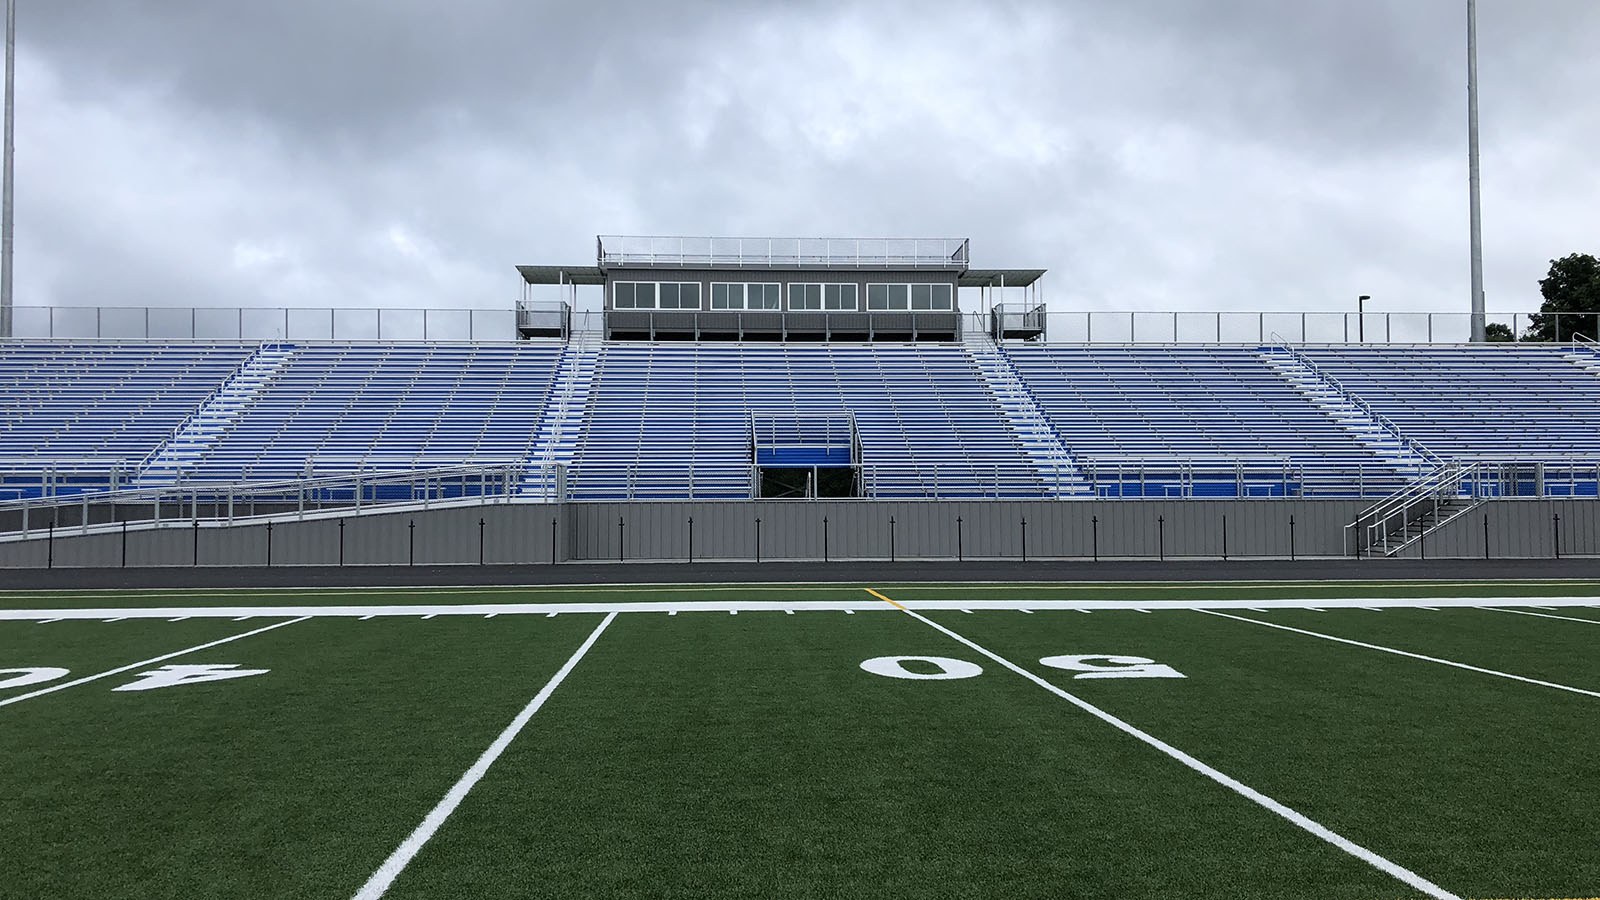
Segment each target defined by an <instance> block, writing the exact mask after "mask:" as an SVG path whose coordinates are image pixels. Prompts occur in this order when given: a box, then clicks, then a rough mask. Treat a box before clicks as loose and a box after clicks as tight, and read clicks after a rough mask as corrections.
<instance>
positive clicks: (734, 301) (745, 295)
mask: <svg viewBox="0 0 1600 900" xmlns="http://www.w3.org/2000/svg"><path fill="white" fill-rule="evenodd" d="M781 290H782V289H781V287H780V286H779V285H776V284H722V283H718V284H713V285H711V308H712V309H781V308H782V302H781V300H780V294H781Z"/></svg>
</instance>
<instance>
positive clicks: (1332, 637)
mask: <svg viewBox="0 0 1600 900" xmlns="http://www.w3.org/2000/svg"><path fill="white" fill-rule="evenodd" d="M1195 612H1201V613H1205V614H1206V615H1208V616H1217V617H1218V618H1222V619H1232V620H1234V621H1235V622H1249V623H1250V624H1251V625H1260V626H1261V627H1262V628H1277V629H1279V630H1281V631H1292V632H1294V633H1295V634H1303V635H1306V636H1307V637H1314V638H1321V639H1323V640H1325V641H1336V642H1338V643H1340V644H1349V645H1350V646H1352V647H1363V648H1365V649H1367V650H1377V651H1379V652H1380V653H1392V654H1394V655H1395V656H1404V657H1408V658H1410V659H1420V660H1422V661H1424V662H1431V663H1438V664H1439V665H1441V666H1450V667H1452V668H1456V669H1465V670H1467V671H1468V672H1477V673H1479V674H1481V675H1493V676H1495V677H1496V678H1509V679H1511V680H1512V681H1520V682H1523V683H1524V684H1537V685H1539V686H1540V687H1547V688H1555V689H1556V690H1558V691H1566V692H1568V693H1571V694H1582V695H1584V696H1585V697H1594V698H1596V699H1600V691H1586V690H1584V689H1583V688H1575V687H1572V686H1570V685H1565V684H1556V683H1555V682H1553V681H1540V680H1539V679H1537V678H1527V677H1524V676H1522V675H1513V674H1511V673H1510V672H1501V671H1499V670H1497V669H1485V668H1482V667H1480V666H1473V665H1468V664H1467V663H1461V662H1456V661H1454V660H1449V659H1440V658H1439V657H1437V656H1424V655H1423V654H1421V653H1412V652H1411V651H1409V650H1396V649H1395V648H1393V647H1384V646H1382V645H1380V644H1368V643H1366V642H1365V641H1353V640H1351V639H1350V638H1342V637H1338V636H1336V635H1331V634H1323V633H1322V632H1320V631H1308V630H1306V629H1304V628H1291V627H1289V626H1288V625H1279V624H1278V623H1277V622H1263V621H1261V620H1260V619H1251V618H1248V617H1246V616H1234V615H1229V614H1228V613H1223V612H1217V611H1216V610H1213V609H1197V610H1195Z"/></svg>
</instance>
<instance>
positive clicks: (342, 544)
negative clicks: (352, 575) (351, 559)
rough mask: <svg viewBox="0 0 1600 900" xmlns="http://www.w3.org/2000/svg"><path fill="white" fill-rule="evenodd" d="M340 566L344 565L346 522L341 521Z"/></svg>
mask: <svg viewBox="0 0 1600 900" xmlns="http://www.w3.org/2000/svg"><path fill="white" fill-rule="evenodd" d="M339 565H341V566H343V565H344V520H343V519H340V520H339Z"/></svg>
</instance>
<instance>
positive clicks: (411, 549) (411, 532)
mask: <svg viewBox="0 0 1600 900" xmlns="http://www.w3.org/2000/svg"><path fill="white" fill-rule="evenodd" d="M416 564H417V520H416V519H412V520H410V521H409V522H407V523H406V565H408V566H414V565H416Z"/></svg>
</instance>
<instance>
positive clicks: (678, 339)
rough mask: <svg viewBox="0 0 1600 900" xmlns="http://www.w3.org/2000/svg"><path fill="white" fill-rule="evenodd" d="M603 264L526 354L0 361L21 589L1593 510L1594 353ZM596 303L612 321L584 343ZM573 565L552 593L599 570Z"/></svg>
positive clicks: (1033, 284)
mask: <svg viewBox="0 0 1600 900" xmlns="http://www.w3.org/2000/svg"><path fill="white" fill-rule="evenodd" d="M596 249H597V252H596V259H595V262H594V264H592V265H587V264H586V265H581V266H562V265H525V266H519V267H518V273H519V275H520V277H521V281H522V285H523V300H522V302H520V303H519V304H518V305H517V308H516V309H515V311H514V315H513V316H512V317H509V318H508V319H506V325H507V327H506V329H505V331H504V333H501V334H495V335H484V334H478V333H474V334H473V335H472V339H470V340H439V339H432V340H417V339H404V340H394V339H390V340H371V339H331V340H330V339H328V338H330V337H334V338H336V337H338V335H336V334H332V333H331V332H332V329H331V328H330V334H328V335H326V336H320V337H319V336H312V337H306V336H297V335H295V334H292V333H290V330H289V329H288V328H287V325H288V323H289V317H288V315H287V314H285V317H284V326H285V327H284V328H283V329H281V330H279V331H278V332H277V333H276V334H274V335H272V336H270V337H268V338H263V339H257V340H251V339H248V338H247V337H246V335H244V334H243V331H244V327H243V324H242V323H243V321H244V317H243V314H241V315H240V317H239V321H240V323H241V324H240V328H239V333H238V334H236V335H235V336H234V337H233V338H231V339H225V338H216V337H203V336H202V335H200V334H199V333H197V332H194V331H191V332H190V333H189V334H188V335H187V336H185V337H179V338H168V337H155V336H152V335H151V334H150V333H149V331H148V328H147V329H146V331H145V332H144V333H142V334H138V335H136V336H131V337H128V336H122V337H119V336H117V335H113V334H101V333H99V332H98V331H97V332H96V333H95V335H94V336H93V337H92V338H60V337H53V336H52V337H18V338H13V339H9V340H6V341H3V342H0V388H3V390H0V523H3V527H4V532H3V535H0V541H3V542H4V544H5V545H6V546H7V548H8V549H6V550H4V551H3V552H7V553H11V554H12V556H11V557H6V558H7V559H11V560H13V561H14V560H16V559H21V558H22V557H21V556H19V555H17V554H21V553H23V552H24V551H23V548H25V547H27V546H31V545H33V544H35V543H36V542H38V541H39V540H40V539H41V538H40V533H39V532H40V530H41V528H47V529H48V530H49V531H50V532H51V534H50V535H49V537H50V539H51V540H53V539H54V531H55V529H56V528H57V527H60V526H63V525H64V523H71V525H72V526H73V531H74V532H75V533H77V534H78V535H79V536H82V537H89V536H91V535H92V534H95V533H101V532H109V531H119V532H120V533H121V534H122V535H123V536H124V540H125V539H126V531H127V529H128V528H129V527H133V528H135V529H160V528H168V529H171V528H172V527H174V526H177V525H180V524H185V525H193V526H194V527H195V528H198V527H199V526H200V524H201V523H202V522H204V524H205V525H206V527H208V528H212V527H234V528H243V527H255V526H259V525H261V524H263V523H265V522H270V521H273V520H274V517H280V518H281V517H290V518H292V519H293V520H295V521H303V520H304V519H305V518H306V517H307V516H308V515H310V516H311V517H313V518H316V517H317V516H325V515H326V514H328V513H329V511H332V513H333V514H336V515H337V516H338V517H339V518H340V520H341V521H344V520H347V519H348V518H350V517H352V516H364V515H381V516H394V515H396V514H405V515H409V516H410V521H411V523H412V525H413V526H414V525H415V521H416V519H415V516H416V514H417V513H416V511H417V510H422V511H424V512H429V511H432V512H437V511H438V510H439V509H441V508H453V507H458V506H465V507H473V506H488V505H496V506H515V507H530V508H537V507H541V506H553V507H555V508H556V509H558V510H565V509H568V508H569V507H571V506H572V505H574V504H632V505H635V506H636V508H638V509H643V508H645V507H648V506H650V505H651V504H655V505H657V506H659V505H662V504H680V505H682V504H701V503H705V504H745V505H746V506H748V507H749V508H750V509H757V510H758V512H757V515H759V509H760V508H765V509H769V510H778V509H780V508H781V509H790V510H792V509H794V508H797V507H795V506H794V505H793V503H792V502H791V503H790V504H789V505H783V504H776V503H769V501H811V502H814V503H815V502H823V501H826V502H828V503H844V504H848V505H851V506H853V508H854V509H856V510H858V511H859V510H864V509H871V508H873V506H874V505H875V504H876V505H879V506H882V505H883V504H886V503H904V502H907V501H921V502H925V505H924V506H921V507H918V508H920V509H923V510H928V509H937V508H939V507H938V504H940V503H958V502H959V503H982V502H985V501H992V502H999V501H1006V502H1030V503H1054V504H1063V506H1062V507H1060V508H1061V509H1065V510H1068V511H1069V512H1067V513H1061V515H1079V513H1082V512H1084V511H1086V510H1088V507H1087V506H1084V505H1083V504H1086V503H1090V502H1092V503H1094V504H1097V506H1096V509H1097V510H1105V509H1107V508H1108V506H1107V504H1109V503H1112V502H1129V503H1132V502H1134V501H1161V503H1163V504H1165V505H1164V506H1161V507H1148V506H1147V507H1138V508H1142V509H1146V510H1147V511H1148V512H1149V513H1150V514H1153V515H1154V516H1156V517H1158V518H1160V519H1161V521H1162V523H1164V522H1165V521H1166V519H1167V516H1168V515H1174V514H1173V513H1168V512H1166V510H1174V511H1176V510H1177V509H1179V508H1181V505H1182V504H1184V503H1193V502H1199V501H1229V502H1234V503H1244V502H1247V501H1280V502H1283V503H1295V504H1302V506H1298V507H1295V508H1298V509H1301V510H1307V509H1312V508H1316V509H1326V510H1331V512H1329V515H1331V516H1332V517H1333V519H1338V520H1340V522H1341V525H1342V529H1341V528H1332V527H1329V528H1327V529H1324V531H1326V532H1327V533H1326V534H1323V535H1321V536H1320V537H1319V538H1315V539H1312V540H1313V541H1315V543H1310V544H1309V546H1312V547H1314V548H1317V549H1320V550H1321V551H1322V552H1327V553H1330V554H1333V553H1341V554H1342V553H1347V552H1359V551H1370V550H1372V549H1374V548H1376V549H1379V550H1381V551H1382V552H1385V553H1395V552H1405V551H1407V550H1412V549H1416V550H1421V549H1422V548H1416V547H1414V545H1415V544H1417V543H1419V542H1420V541H1422V540H1423V539H1425V537H1426V536H1427V535H1428V534H1431V533H1434V532H1437V531H1439V530H1441V529H1444V528H1445V527H1446V526H1448V525H1450V524H1451V523H1452V522H1454V521H1456V520H1457V519H1459V518H1461V517H1462V516H1463V515H1464V514H1465V512H1466V511H1468V510H1469V509H1474V508H1477V507H1479V506H1481V505H1483V504H1485V503H1489V502H1491V501H1495V500H1509V499H1513V498H1527V499H1538V500H1548V499H1550V498H1567V499H1576V498H1594V497H1595V496H1596V493H1597V484H1600V477H1597V472H1600V469H1597V466H1600V438H1597V437H1596V435H1600V402H1596V401H1600V351H1597V349H1596V347H1595V345H1593V344H1592V343H1588V342H1585V341H1583V340H1581V339H1580V340H1577V341H1573V342H1568V343H1561V344H1545V345H1529V344H1513V345H1493V344H1468V343H1456V344H1451V343H1414V344H1407V343H1387V342H1386V343H1374V344H1367V343H1344V342H1341V341H1327V342H1324V341H1312V340H1296V341H1291V340H1286V339H1282V338H1279V337H1278V336H1277V335H1275V334H1265V333H1258V334H1257V335H1256V340H1253V341H1252V340H1241V341H1237V342H1227V341H1224V340H1222V337H1223V335H1222V325H1221V322H1222V319H1221V317H1220V315H1219V316H1218V318H1217V323H1218V324H1217V328H1216V332H1217V334H1216V339H1215V340H1210V341H1204V342H1195V341H1187V342H1171V343H1161V344H1153V343H1141V342H1130V343H1116V344H1112V343H1103V342H1101V343H1094V342H1089V341H1086V340H1085V341H1070V342H1067V341H1059V340H1052V335H1051V334H1050V328H1049V325H1050V321H1051V314H1050V313H1049V312H1048V311H1047V308H1046V306H1045V304H1044V302H1043V300H1042V290H1041V284H1042V278H1043V276H1044V274H1045V273H1044V271H1043V270H1040V269H983V268H976V267H973V266H972V265H971V264H970V260H969V252H970V247H969V242H968V241H967V240H964V239H906V240H893V239H877V240H874V239H849V240H801V239H766V238H761V239H751V238H727V239H721V238H708V239H689V238H631V237H601V238H598V239H597V248H596ZM580 288H583V289H588V290H595V289H598V293H599V294H600V297H601V303H600V310H599V311H598V313H597V314H595V315H587V314H581V313H575V306H576V305H577V298H578V292H579V289H580ZM542 290H553V291H555V292H557V294H558V296H559V299H557V300H554V301H537V300H534V299H532V298H533V296H534V295H535V293H536V292H538V291H542ZM1019 299H1020V302H1017V301H1018V300H1019ZM963 300H966V301H968V302H970V303H975V304H976V307H977V308H976V309H963V307H962V302H963ZM145 318H146V321H147V322H148V319H149V316H148V314H146V317H145ZM330 319H331V317H330ZM192 320H193V318H192V317H191V321H192ZM513 320H514V324H512V323H513ZM52 321H53V320H52ZM97 321H98V316H97ZM1176 321H1177V319H1176V317H1174V323H1176ZM1429 328H1430V331H1431V330H1432V323H1431V320H1430V325H1429ZM1177 330H1178V329H1177V325H1176V324H1174V328H1173V331H1174V337H1176V336H1177ZM1265 330H1266V329H1265V327H1264V326H1263V327H1262V329H1261V331H1262V332H1265ZM1346 330H1348V328H1346ZM1301 337H1302V338H1303V337H1305V332H1304V329H1302V334H1301ZM1318 503H1323V506H1320V507H1317V506H1312V507H1307V506H1304V505H1303V504H1313V505H1315V504H1318ZM751 504H754V506H749V505H751ZM1074 504H1077V506H1074ZM1328 504H1332V505H1331V506H1330V505H1328ZM728 508H731V507H728ZM1130 508H1135V507H1130ZM1285 508H1288V507H1285ZM1073 510H1076V512H1073ZM607 515H610V513H608V514H607ZM690 515H692V512H691V513H690ZM778 515H792V514H791V513H779V514H778ZM772 516H773V513H768V518H769V521H771V520H772ZM1175 517H1176V516H1175V515H1174V518H1175ZM538 518H539V519H540V520H543V519H544V518H547V517H545V516H543V515H542V514H539V515H538ZM557 518H560V516H559V515H558V516H557ZM1333 519H1329V520H1328V521H1333ZM1302 520H1303V521H1308V519H1307V518H1306V513H1304V512H1302ZM530 521H532V520H531V519H530ZM596 521H598V519H597V520H596ZM608 521H609V519H608ZM619 521H621V518H620V517H619ZM690 521H691V527H692V518H691V520H690ZM1096 521H1097V522H1098V519H1096ZM1483 521H1484V529H1485V532H1486V533H1485V536H1484V543H1485V546H1486V547H1487V544H1488V541H1489V537H1488V536H1487V530H1488V528H1489V523H1490V518H1489V517H1487V516H1486V517H1485V518H1484V520H1483ZM480 524H482V523H481V522H480ZM572 527H574V528H576V527H577V526H576V525H573V526H572ZM593 527H595V528H598V526H593ZM758 527H759V526H758ZM1024 528H1026V521H1025V519H1024ZM1263 528H1264V529H1265V530H1268V531H1270V530H1272V527H1271V526H1263ZM1457 530H1462V529H1460V528H1458V529H1457ZM1097 539H1098V538H1097ZM1242 539H1244V540H1248V539H1247V538H1242ZM341 540H342V538H341ZM621 540H622V538H620V537H619V538H618V541H621ZM703 540H704V538H703ZM730 540H731V538H730ZM1036 540H1039V539H1037V538H1036ZM1162 540H1164V537H1163V538H1162ZM1262 540H1265V538H1262ZM1463 540H1464V539H1463ZM563 543H564V544H565V545H566V546H567V548H568V549H567V551H566V552H562V551H560V550H557V549H554V548H552V549H551V550H550V552H549V554H548V561H557V559H558V558H581V557H583V556H584V555H585V551H581V550H575V549H573V548H574V547H577V546H579V545H582V544H583V541H582V540H579V539H578V538H577V537H569V540H567V541H565V542H563ZM1458 543H1459V542H1458ZM729 546H730V547H731V546H732V545H731V544H730V545H729ZM861 546H862V548H865V546H866V545H865V544H862V545H861ZM874 546H875V545H874ZM928 546H933V545H932V544H929V545H928ZM1462 546H1463V547H1465V544H1462ZM834 549H835V550H836V551H837V552H840V553H845V554H848V553H849V552H850V548H849V547H848V546H840V547H838V548H834ZM480 550H481V547H480ZM619 551H620V547H619ZM341 552H342V551H341ZM597 552H598V551H597ZM605 552H606V553H610V550H609V549H608V550H606V551H605ZM705 552H707V553H712V554H715V553H716V552H717V551H715V550H711V549H707V550H706V551H705ZM740 552H743V551H740ZM757 552H758V553H759V548H758V551H757ZM829 552H830V548H829V547H827V546H823V547H822V548H821V553H818V551H817V548H816V547H812V546H810V545H804V544H803V542H801V543H795V544H794V545H793V546H790V547H782V546H774V547H773V548H772V553H773V555H778V556H781V555H788V556H791V557H802V556H806V555H813V556H814V555H822V554H826V553H829ZM879 552H881V551H880V550H876V549H873V550H869V549H861V550H860V553H861V554H862V555H871V554H872V553H879ZM893 552H894V551H893V549H891V550H890V553H891V554H892V553H893ZM926 552H929V553H931V554H932V555H949V554H948V552H947V551H939V550H928V551H926ZM957 552H959V551H957ZM1291 552H1293V551H1291ZM1312 552H1316V550H1313V551H1312ZM1463 552H1469V551H1466V550H1463ZM1470 552H1476V551H1475V550H1474V551H1470ZM52 553H53V551H52ZM1223 553H1224V554H1226V549H1224V550H1223ZM196 555H198V551H196ZM643 555H644V556H647V557H656V558H663V557H667V556H671V555H672V554H671V553H667V552H665V551H662V552H650V551H648V550H646V551H644V552H643ZM724 555H735V554H734V553H733V551H732V550H728V551H726V552H725V553H724ZM29 558H31V557H29ZM124 558H125V551H124Z"/></svg>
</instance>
